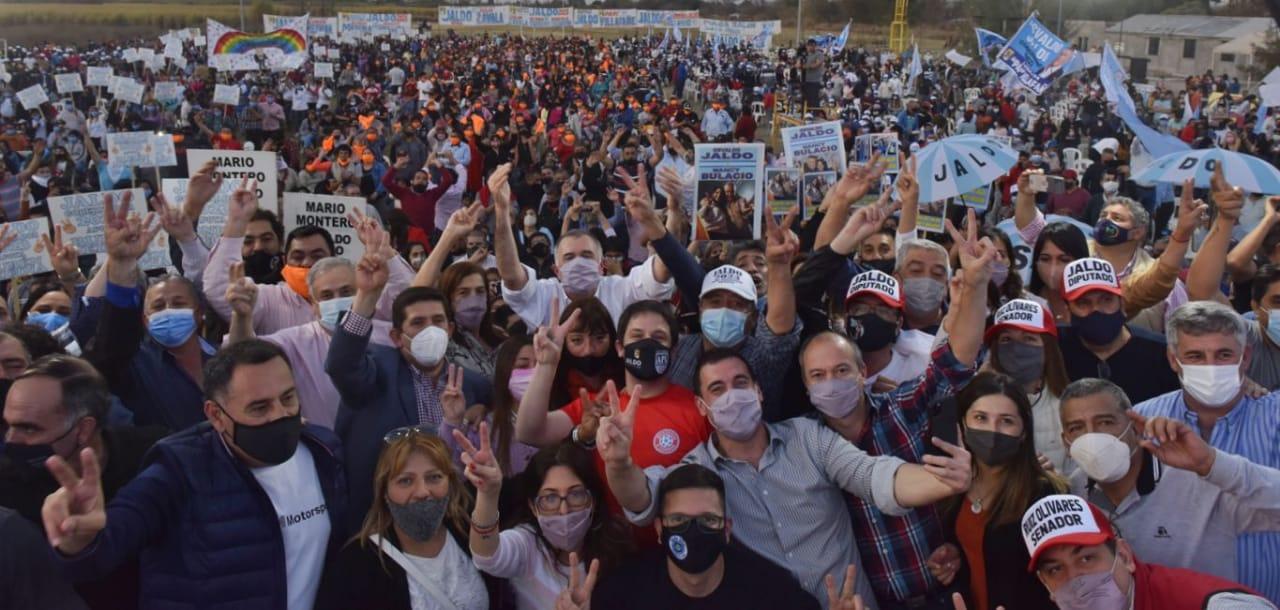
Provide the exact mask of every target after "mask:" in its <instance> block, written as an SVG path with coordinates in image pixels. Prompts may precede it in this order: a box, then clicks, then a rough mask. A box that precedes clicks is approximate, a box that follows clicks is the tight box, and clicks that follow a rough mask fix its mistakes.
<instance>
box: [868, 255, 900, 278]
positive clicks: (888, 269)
mask: <svg viewBox="0 0 1280 610" xmlns="http://www.w3.org/2000/svg"><path fill="white" fill-rule="evenodd" d="M896 263H897V261H896V260H895V259H892V258H882V259H880V260H876V261H862V266H863V267H866V268H868V269H875V270H876V271H879V272H881V273H885V274H888V275H893V266H894V265H895V264H896Z"/></svg>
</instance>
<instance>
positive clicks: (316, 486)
mask: <svg viewBox="0 0 1280 610" xmlns="http://www.w3.org/2000/svg"><path fill="white" fill-rule="evenodd" d="M250 470H251V471H252V472H253V477H254V478H255V479H257V480H258V484H260V485H262V489H263V490H264V491H266V492H267V496H268V497H270V498H271V505H272V506H274V507H275V509H276V515H277V516H278V517H279V519H280V529H281V532H280V533H281V534H282V535H283V536H284V565H285V570H286V571H287V572H288V575H289V580H288V589H287V590H288V592H289V610H311V608H312V606H314V605H315V602H316V591H317V590H318V589H319V588H320V574H321V572H322V571H323V570H324V555H325V550H326V549H327V548H328V546H329V528H330V524H329V507H328V505H327V504H326V503H325V500H324V494H323V493H322V492H321V491H320V477H319V476H318V475H316V463H315V460H314V459H313V458H312V457H311V450H309V449H307V447H306V446H305V445H302V444H299V445H298V450H297V451H295V452H294V454H293V457H291V458H289V460H288V461H286V462H285V463H283V464H280V465H278V466H267V467H266V468H252V469H250Z"/></svg>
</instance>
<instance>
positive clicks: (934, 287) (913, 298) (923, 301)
mask: <svg viewBox="0 0 1280 610" xmlns="http://www.w3.org/2000/svg"><path fill="white" fill-rule="evenodd" d="M902 294H903V296H904V297H906V301H907V308H908V309H910V310H911V311H915V312H919V313H929V312H932V311H935V310H937V309H938V307H939V306H941V305H942V297H944V296H946V294H947V285H946V284H944V283H942V282H939V281H938V280H935V279H933V278H927V277H913V278H908V279H906V280H903V282H902Z"/></svg>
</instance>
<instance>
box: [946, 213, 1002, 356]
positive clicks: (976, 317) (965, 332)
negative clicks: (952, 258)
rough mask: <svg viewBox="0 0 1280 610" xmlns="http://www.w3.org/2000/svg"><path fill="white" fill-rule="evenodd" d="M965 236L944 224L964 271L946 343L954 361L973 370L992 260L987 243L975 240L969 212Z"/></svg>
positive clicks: (974, 224)
mask: <svg viewBox="0 0 1280 610" xmlns="http://www.w3.org/2000/svg"><path fill="white" fill-rule="evenodd" d="M967 224H968V226H967V227H966V233H965V234H961V233H960V231H958V230H957V229H956V228H955V225H952V224H951V221H950V220H947V221H946V225H947V231H949V232H950V233H951V238H952V239H953V240H954V241H955V244H956V247H957V249H958V250H959V252H960V266H961V268H962V269H964V279H963V282H964V285H963V288H962V289H961V293H960V295H961V296H960V303H959V304H958V306H957V310H958V311H956V313H955V318H954V321H955V322H956V323H955V324H952V325H951V326H950V327H949V328H950V333H949V335H948V341H949V342H950V343H951V352H952V353H953V354H955V357H956V360H959V361H960V362H961V363H963V364H965V365H968V366H976V364H977V360H978V352H979V350H980V349H981V348H982V334H983V329H984V327H985V326H986V319H987V284H988V282H990V281H991V263H992V262H993V261H994V260H995V257H996V247H995V244H993V243H991V239H990V238H988V237H983V238H981V240H979V238H978V215H977V213H975V212H974V211H973V208H969V211H968V223H967Z"/></svg>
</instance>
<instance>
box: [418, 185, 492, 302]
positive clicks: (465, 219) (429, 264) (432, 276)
mask: <svg viewBox="0 0 1280 610" xmlns="http://www.w3.org/2000/svg"><path fill="white" fill-rule="evenodd" d="M482 214H484V204H483V203H482V202H480V201H476V202H475V203H472V204H471V206H470V207H466V208H459V209H458V210H456V211H454V213H453V215H451V216H450V217H449V223H448V224H447V225H445V227H444V231H443V232H441V234H440V239H439V240H438V241H436V245H435V247H434V248H432V249H431V254H429V255H427V260H426V261H424V262H423V263H422V267H420V268H419V269H418V273H417V274H415V275H414V276H413V282H412V283H411V284H410V285H411V286H432V287H434V286H437V285H438V284H439V282H440V271H441V270H442V269H444V267H445V262H446V261H448V260H449V251H450V250H451V249H452V248H453V244H455V243H457V241H458V240H459V239H462V238H463V237H465V236H466V234H467V233H469V232H471V229H473V228H475V226H476V221H477V220H478V219H479V217H480V216H481V215H482Z"/></svg>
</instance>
